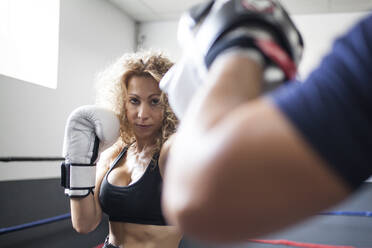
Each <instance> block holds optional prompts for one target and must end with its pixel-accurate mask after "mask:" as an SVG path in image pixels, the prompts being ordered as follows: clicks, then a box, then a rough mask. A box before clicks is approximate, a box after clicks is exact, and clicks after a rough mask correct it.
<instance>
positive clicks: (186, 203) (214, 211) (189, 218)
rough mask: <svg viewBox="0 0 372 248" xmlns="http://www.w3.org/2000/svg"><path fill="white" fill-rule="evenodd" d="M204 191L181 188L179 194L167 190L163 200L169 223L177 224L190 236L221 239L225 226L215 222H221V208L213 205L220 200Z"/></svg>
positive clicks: (205, 239)
mask: <svg viewBox="0 0 372 248" xmlns="http://www.w3.org/2000/svg"><path fill="white" fill-rule="evenodd" d="M178 189H179V188H178ZM172 191H173V190H172ZM176 191H177V190H175V192H176ZM202 191H203V190H200V191H199V192H195V191H194V190H190V191H183V190H181V191H177V193H178V194H170V192H166V191H165V192H164V194H163V201H162V203H163V212H164V215H165V217H166V219H167V221H168V223H169V224H172V225H175V226H177V227H178V228H179V229H180V231H182V232H183V233H185V235H187V236H189V237H192V238H195V239H198V240H204V241H221V240H220V238H221V231H223V230H222V229H223V228H222V229H221V228H220V227H221V226H220V225H218V226H216V225H215V224H214V223H219V221H218V218H216V216H218V215H219V213H218V211H219V209H218V208H213V207H211V206H213V205H214V206H217V205H218V202H217V201H215V199H213V198H211V197H210V195H208V193H207V192H206V191H204V192H202ZM168 193H169V194H168ZM219 224H220V223H219Z"/></svg>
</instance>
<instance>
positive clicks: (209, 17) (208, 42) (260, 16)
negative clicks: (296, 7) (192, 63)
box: [180, 0, 303, 74]
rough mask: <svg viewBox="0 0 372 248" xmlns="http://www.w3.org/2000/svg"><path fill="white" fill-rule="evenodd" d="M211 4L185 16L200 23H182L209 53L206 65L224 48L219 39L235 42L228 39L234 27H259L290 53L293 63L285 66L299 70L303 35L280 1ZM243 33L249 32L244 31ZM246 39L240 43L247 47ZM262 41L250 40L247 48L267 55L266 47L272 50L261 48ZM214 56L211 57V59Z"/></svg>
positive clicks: (252, 36)
mask: <svg viewBox="0 0 372 248" xmlns="http://www.w3.org/2000/svg"><path fill="white" fill-rule="evenodd" d="M208 4H209V5H207V4H204V5H203V6H201V5H198V6H195V7H194V8H193V9H191V10H190V11H189V12H188V13H186V14H185V15H184V16H183V18H193V19H194V20H195V21H198V23H194V25H191V26H189V27H183V28H185V29H183V30H182V31H184V32H187V31H188V32H191V33H192V34H193V36H194V42H195V43H196V44H197V46H198V49H199V50H200V51H201V52H202V53H203V57H204V58H206V57H208V59H207V60H205V64H206V65H207V66H208V65H210V64H211V63H212V62H213V59H214V58H215V57H216V55H218V54H216V51H219V52H223V49H221V48H222V47H223V46H222V45H221V44H218V43H220V42H221V41H222V42H223V43H228V45H227V46H226V47H227V48H230V45H231V44H232V43H231V42H230V41H227V40H226V39H225V37H226V36H228V35H229V34H230V33H231V32H232V31H235V30H237V29H241V28H244V29H246V30H250V29H255V30H260V32H261V33H262V32H264V33H266V34H268V36H270V37H272V39H273V42H274V43H276V45H270V46H272V47H275V50H277V51H279V50H278V48H279V49H281V50H282V52H281V53H285V54H286V56H287V57H288V59H287V61H288V60H291V63H287V64H292V65H290V66H288V65H285V66H284V67H293V68H292V69H291V71H293V70H294V71H295V70H296V67H297V65H298V63H299V61H300V59H301V56H302V51H303V39H302V37H301V34H300V32H299V31H298V29H297V28H296V26H295V25H294V23H293V22H292V20H291V19H290V17H289V15H288V13H287V12H286V11H285V9H284V8H283V7H282V6H281V5H280V3H279V2H278V1H276V0H230V1H222V0H221V1H219V0H215V1H212V2H209V3H208ZM203 7H204V8H203ZM181 18H182V17H181ZM180 23H182V22H180ZM185 23H190V22H185ZM187 28H189V30H187ZM248 33H249V32H248ZM242 36H247V35H246V34H245V33H244V32H242ZM248 36H249V37H250V38H248V40H249V39H253V40H259V39H260V38H261V37H260V36H255V34H254V33H249V34H248ZM237 38H238V40H241V39H240V38H239V37H236V36H234V39H237ZM244 40H245V41H244V42H243V43H241V44H239V46H240V47H243V48H244V44H247V42H246V40H247V39H244ZM249 43H250V42H249ZM261 43H262V42H261V41H260V42H252V43H250V44H252V45H253V47H251V46H250V45H249V46H248V47H247V48H253V49H258V50H260V52H261V53H264V55H266V54H265V53H266V51H268V50H273V49H271V48H270V46H267V45H265V47H264V48H263V49H261V48H260V47H261V45H260V44H261ZM217 44H218V45H217ZM214 46H218V49H215V47H214ZM267 48H268V49H267ZM211 50H213V52H212V53H213V55H211V54H209V53H210V52H211ZM266 57H267V58H270V57H275V56H272V55H270V56H266ZM277 57H279V56H277ZM211 58H212V61H211V60H210V59H211ZM273 63H274V64H275V61H273ZM278 67H279V68H282V69H283V66H282V65H278ZM287 71H288V70H287ZM287 74H288V73H287ZM292 74H293V73H292Z"/></svg>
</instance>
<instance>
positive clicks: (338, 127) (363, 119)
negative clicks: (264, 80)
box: [269, 15, 372, 189]
mask: <svg viewBox="0 0 372 248" xmlns="http://www.w3.org/2000/svg"><path fill="white" fill-rule="evenodd" d="M269 97H271V98H272V99H273V101H274V103H275V104H276V105H277V106H278V108H279V109H280V110H281V111H282V113H283V114H284V115H285V116H286V117H287V118H288V120H289V121H290V122H291V123H292V124H293V125H294V127H295V128H296V129H297V130H298V131H299V132H300V133H301V134H302V136H303V138H304V139H305V140H306V141H307V142H308V143H309V144H310V145H311V147H312V148H313V149H314V150H315V151H316V152H317V153H318V154H319V155H320V156H321V157H322V158H323V159H324V160H325V161H326V162H327V164H328V165H329V166H330V167H331V169H332V170H333V171H335V173H336V174H338V175H339V176H341V177H342V178H343V179H344V180H345V182H347V183H348V184H349V185H350V186H351V187H352V188H354V189H355V188H358V187H359V186H360V185H361V184H362V183H363V181H364V180H366V179H367V178H368V177H369V176H370V175H372V15H369V16H367V17H366V18H364V19H363V20H361V21H360V22H359V23H358V24H357V25H355V26H354V27H353V28H352V29H351V30H350V31H349V32H348V33H347V34H346V35H344V36H342V37H340V38H339V39H337V40H336V41H335V42H334V44H333V48H332V51H331V52H330V53H329V54H328V55H327V56H326V57H324V59H323V60H322V62H321V64H320V66H319V67H318V68H317V69H316V70H314V71H313V72H312V73H311V74H310V76H309V77H308V78H307V79H306V80H305V82H303V83H290V84H286V85H284V86H283V87H281V88H280V89H278V90H277V91H274V92H272V93H271V94H270V95H269Z"/></svg>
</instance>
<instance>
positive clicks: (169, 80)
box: [159, 56, 203, 119]
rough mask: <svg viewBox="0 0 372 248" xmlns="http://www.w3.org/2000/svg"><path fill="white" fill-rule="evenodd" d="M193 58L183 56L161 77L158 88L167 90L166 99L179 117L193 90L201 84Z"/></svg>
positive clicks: (201, 80)
mask: <svg viewBox="0 0 372 248" xmlns="http://www.w3.org/2000/svg"><path fill="white" fill-rule="evenodd" d="M202 82H203V79H202V78H201V76H200V74H199V72H198V70H197V69H196V67H195V65H194V64H193V60H192V59H190V58H188V57H186V56H184V57H183V58H182V59H181V60H180V61H179V62H177V64H175V65H174V66H173V67H172V68H171V69H170V70H169V71H168V72H167V73H166V74H165V75H164V77H163V78H162V79H161V81H160V84H159V86H160V88H161V89H162V90H163V91H165V92H167V94H168V101H169V104H170V106H171V107H172V110H173V112H174V113H175V114H176V116H177V117H178V118H179V119H181V118H182V116H183V115H184V113H185V112H186V109H187V107H188V104H189V102H190V101H191V99H192V97H193V96H194V94H195V92H196V91H197V90H198V89H199V87H200V86H201V85H202Z"/></svg>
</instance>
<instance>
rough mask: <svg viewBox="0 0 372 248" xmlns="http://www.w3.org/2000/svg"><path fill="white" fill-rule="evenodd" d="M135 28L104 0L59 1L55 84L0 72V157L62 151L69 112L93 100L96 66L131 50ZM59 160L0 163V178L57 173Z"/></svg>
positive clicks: (133, 23) (24, 177) (51, 154)
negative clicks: (51, 84)
mask: <svg viewBox="0 0 372 248" xmlns="http://www.w3.org/2000/svg"><path fill="white" fill-rule="evenodd" d="M12 1H18V0H12ZM26 1H27V0H26ZM46 1H50V0H46ZM135 29H136V24H135V22H134V21H133V20H132V19H131V18H129V17H127V16H126V15H125V14H123V12H122V11H120V10H119V9H118V8H116V7H115V6H113V5H112V4H111V3H109V2H107V1H102V0H62V1H60V29H59V60H58V62H59V64H58V82H57V88H56V89H51V88H46V87H43V86H38V85H35V84H30V83H28V82H25V81H21V80H18V79H16V78H12V77H7V76H3V75H0V115H1V121H0V157H8V156H41V157H46V156H61V152H62V142H63V133H64V126H65V122H66V119H67V116H68V114H69V113H70V112H71V111H72V110H73V109H74V108H76V107H78V106H80V105H84V104H92V103H93V102H94V90H93V80H94V76H95V74H96V73H97V72H98V71H100V70H102V69H103V68H104V67H105V66H107V65H108V64H109V63H110V62H112V61H113V60H114V59H115V58H117V57H119V56H120V55H121V54H122V53H124V52H133V51H134V50H135V44H136V42H135ZM0 56H1V55H0ZM59 164H60V162H22V163H21V162H12V163H1V164H0V181H5V180H19V179H34V178H52V177H54V178H56V177H59V176H60V169H59V168H60V167H59Z"/></svg>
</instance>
